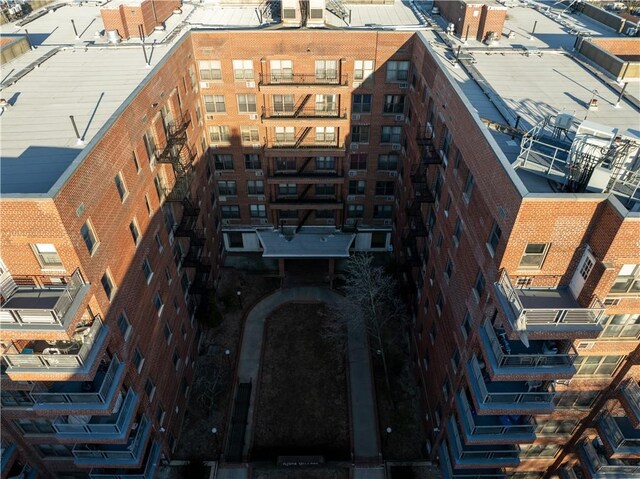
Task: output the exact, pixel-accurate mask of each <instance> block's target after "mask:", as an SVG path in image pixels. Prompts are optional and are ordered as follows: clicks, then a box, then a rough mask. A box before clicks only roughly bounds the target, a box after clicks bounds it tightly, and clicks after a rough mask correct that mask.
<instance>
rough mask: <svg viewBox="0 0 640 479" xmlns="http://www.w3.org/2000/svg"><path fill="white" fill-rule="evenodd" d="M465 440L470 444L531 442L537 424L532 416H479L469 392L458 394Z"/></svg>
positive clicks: (534, 436) (457, 398)
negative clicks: (468, 394)
mask: <svg viewBox="0 0 640 479" xmlns="http://www.w3.org/2000/svg"><path fill="white" fill-rule="evenodd" d="M456 401H457V405H458V412H459V413H460V421H461V423H462V433H463V435H464V440H465V442H466V443H468V444H474V443H483V442H489V443H492V444H514V443H530V442H533V441H534V440H535V438H536V434H535V429H536V425H535V423H534V422H533V420H532V419H531V417H530V416H524V415H513V416H509V415H501V416H497V415H496V416H479V415H478V414H477V413H476V411H475V409H474V408H473V407H472V406H471V404H470V403H469V400H468V398H467V393H466V392H465V391H460V392H459V393H458V394H457V395H456Z"/></svg>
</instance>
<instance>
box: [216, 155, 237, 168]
mask: <svg viewBox="0 0 640 479" xmlns="http://www.w3.org/2000/svg"><path fill="white" fill-rule="evenodd" d="M213 160H214V165H215V168H216V170H233V156H232V155H214V157H213Z"/></svg>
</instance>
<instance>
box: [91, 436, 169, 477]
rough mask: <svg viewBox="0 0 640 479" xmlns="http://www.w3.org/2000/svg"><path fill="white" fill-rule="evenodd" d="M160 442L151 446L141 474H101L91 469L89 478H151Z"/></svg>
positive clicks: (159, 449) (158, 456) (156, 464)
mask: <svg viewBox="0 0 640 479" xmlns="http://www.w3.org/2000/svg"><path fill="white" fill-rule="evenodd" d="M160 452H161V448H160V444H159V443H157V442H154V443H153V446H151V452H150V454H149V457H148V458H147V463H146V466H145V468H144V473H142V474H108V473H107V474H103V473H101V472H94V470H93V469H92V470H91V472H90V473H89V477H90V478H91V479H153V477H154V475H155V470H156V467H157V466H158V460H159V459H160Z"/></svg>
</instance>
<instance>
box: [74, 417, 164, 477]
mask: <svg viewBox="0 0 640 479" xmlns="http://www.w3.org/2000/svg"><path fill="white" fill-rule="evenodd" d="M150 435H151V421H149V419H148V418H147V417H146V416H143V417H142V421H140V424H139V425H138V427H137V429H136V430H135V431H134V432H132V437H131V436H130V438H129V442H128V443H127V444H123V445H115V444H99V445H98V444H76V445H75V446H74V448H73V451H72V453H73V457H74V458H75V460H74V462H75V464H76V465H77V466H86V465H91V464H96V465H97V464H104V465H108V466H116V465H123V466H124V465H137V464H138V463H139V462H140V461H142V456H143V454H144V452H145V448H146V444H147V441H148V439H149V436H150Z"/></svg>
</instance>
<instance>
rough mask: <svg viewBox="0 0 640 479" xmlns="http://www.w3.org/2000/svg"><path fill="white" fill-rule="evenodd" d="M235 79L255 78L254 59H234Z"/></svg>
mask: <svg viewBox="0 0 640 479" xmlns="http://www.w3.org/2000/svg"><path fill="white" fill-rule="evenodd" d="M232 64H233V78H234V80H253V60H233V61H232Z"/></svg>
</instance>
